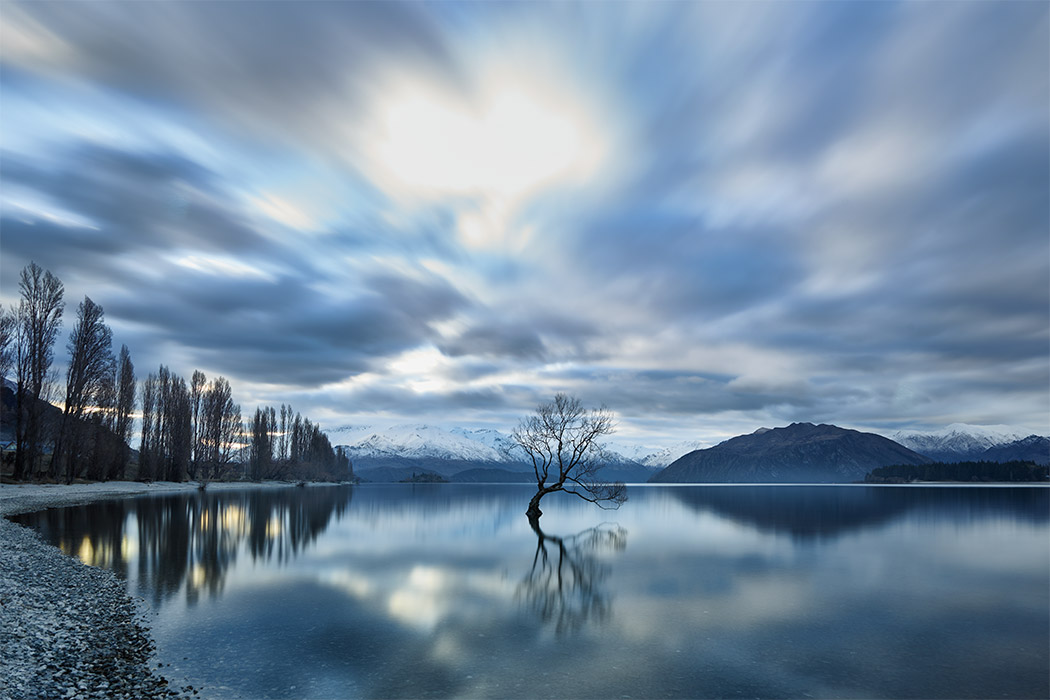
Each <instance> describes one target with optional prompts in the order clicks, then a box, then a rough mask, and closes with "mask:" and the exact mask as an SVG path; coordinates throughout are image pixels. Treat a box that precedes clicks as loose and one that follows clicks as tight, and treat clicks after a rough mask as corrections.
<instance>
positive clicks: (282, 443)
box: [277, 403, 292, 461]
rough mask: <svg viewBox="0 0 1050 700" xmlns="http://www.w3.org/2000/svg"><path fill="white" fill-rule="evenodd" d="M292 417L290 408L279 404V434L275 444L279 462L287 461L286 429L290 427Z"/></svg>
mask: <svg viewBox="0 0 1050 700" xmlns="http://www.w3.org/2000/svg"><path fill="white" fill-rule="evenodd" d="M291 417H292V407H291V406H288V405H287V404H283V403H282V404H281V432H280V437H279V440H278V443H277V459H279V460H281V461H287V460H288V429H289V428H290V427H291V426H289V423H290V422H291Z"/></svg>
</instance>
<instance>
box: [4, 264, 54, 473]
mask: <svg viewBox="0 0 1050 700" xmlns="http://www.w3.org/2000/svg"><path fill="white" fill-rule="evenodd" d="M18 287H19V290H20V292H21V297H22V298H21V300H20V302H19V304H18V322H17V324H16V338H15V365H16V375H17V381H18V391H17V399H16V408H15V410H16V418H15V440H16V447H15V470H14V478H15V479H16V480H21V479H24V478H25V477H26V476H32V475H33V474H34V472H35V470H36V462H37V458H38V457H39V455H40V444H41V432H42V421H43V404H42V403H41V401H42V400H44V399H45V397H47V396H48V395H49V393H50V389H51V385H50V383H51V381H52V374H51V363H52V361H53V360H54V357H55V354H54V347H55V340H56V339H57V338H58V333H59V331H60V330H61V328H62V311H63V309H64V308H65V303H64V302H63V301H62V297H63V295H64V294H65V288H64V287H63V286H62V283H61V282H60V281H59V280H58V278H57V277H55V276H54V275H53V274H51V272H50V271H45V270H43V269H42V268H41V267H40V266H39V265H37V264H36V263H35V262H31V263H29V264H28V265H27V266H26V267H25V268H23V269H22V275H21V280H20V281H19V285H18Z"/></svg>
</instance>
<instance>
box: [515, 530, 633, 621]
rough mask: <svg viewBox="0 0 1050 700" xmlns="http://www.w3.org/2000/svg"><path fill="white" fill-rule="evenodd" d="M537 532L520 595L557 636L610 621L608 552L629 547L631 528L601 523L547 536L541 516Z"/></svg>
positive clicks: (518, 594) (519, 589) (619, 550)
mask: <svg viewBox="0 0 1050 700" xmlns="http://www.w3.org/2000/svg"><path fill="white" fill-rule="evenodd" d="M529 522H530V524H531V525H532V529H533V531H534V532H535V533H536V553H535V555H533V558H532V569H531V570H530V571H529V574H528V575H527V576H526V577H525V578H524V579H523V580H522V581H521V583H520V584H518V588H517V591H516V594H515V595H516V597H517V599H518V600H519V601H521V603H522V604H523V606H524V607H526V608H528V609H529V610H531V611H532V612H533V613H535V614H536V615H537V616H538V617H539V618H540V620H542V621H543V622H544V623H548V624H553V625H554V629H555V632H556V633H557V634H564V633H567V632H576V631H579V630H580V629H581V628H583V627H584V626H585V625H586V624H588V623H595V624H601V623H603V622H605V621H606V620H607V619H608V617H609V615H610V613H611V610H612V600H611V598H610V597H609V595H608V594H607V593H606V592H605V590H604V589H603V587H602V584H603V582H604V580H605V578H606V577H607V576H608V575H609V566H608V564H606V563H605V562H604V561H602V560H601V559H600V558H599V557H600V555H601V554H602V553H603V552H621V551H623V550H624V548H625V547H626V546H627V530H625V529H624V528H622V527H620V526H619V525H612V524H608V523H605V524H602V525H599V526H597V527H592V528H588V529H587V530H584V531H583V532H579V533H577V534H575V535H572V536H570V537H558V536H555V535H548V534H547V533H545V532H543V530H542V529H540V526H539V522H538V520H537V519H530V521H529Z"/></svg>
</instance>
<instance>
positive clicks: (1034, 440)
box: [981, 435, 1050, 465]
mask: <svg viewBox="0 0 1050 700" xmlns="http://www.w3.org/2000/svg"><path fill="white" fill-rule="evenodd" d="M981 459H982V460H983V461H986V462H1013V461H1023V462H1035V463H1036V464H1041V465H1047V464H1050V438H1048V437H1044V436H1042V435H1029V436H1028V437H1025V438H1021V439H1020V440H1014V441H1013V442H1008V443H1006V444H1005V445H996V446H995V447H989V448H988V449H987V450H985V451H984V452H982V453H981Z"/></svg>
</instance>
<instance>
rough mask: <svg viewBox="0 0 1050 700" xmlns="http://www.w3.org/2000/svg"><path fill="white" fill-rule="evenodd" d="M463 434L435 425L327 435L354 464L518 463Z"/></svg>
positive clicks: (360, 429) (363, 428) (359, 428)
mask: <svg viewBox="0 0 1050 700" xmlns="http://www.w3.org/2000/svg"><path fill="white" fill-rule="evenodd" d="M464 432H468V431H460V432H458V433H456V432H451V431H448V430H444V429H442V428H438V427H436V426H432V425H394V426H390V427H389V428H371V427H366V426H345V427H343V428H338V429H336V430H332V431H329V433H328V435H329V440H331V441H332V442H333V443H334V444H337V445H342V446H343V447H345V448H346V451H347V454H348V455H349V456H350V459H351V460H358V459H362V458H365V459H367V458H392V457H397V458H402V459H434V460H457V461H465V462H512V461H517V460H515V459H512V458H511V457H510V456H508V455H507V454H506V453H505V452H501V451H500V450H498V449H497V448H496V447H493V446H492V445H491V444H486V442H484V441H482V440H480V439H475V438H473V437H468V436H467V435H464V434H463V433H464ZM479 432H481V431H479ZM484 432H493V433H495V431H484ZM497 435H498V434H497ZM486 437H489V438H490V441H491V442H492V443H494V444H495V443H496V442H497V441H496V437H495V436H486ZM508 440H509V438H508Z"/></svg>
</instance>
